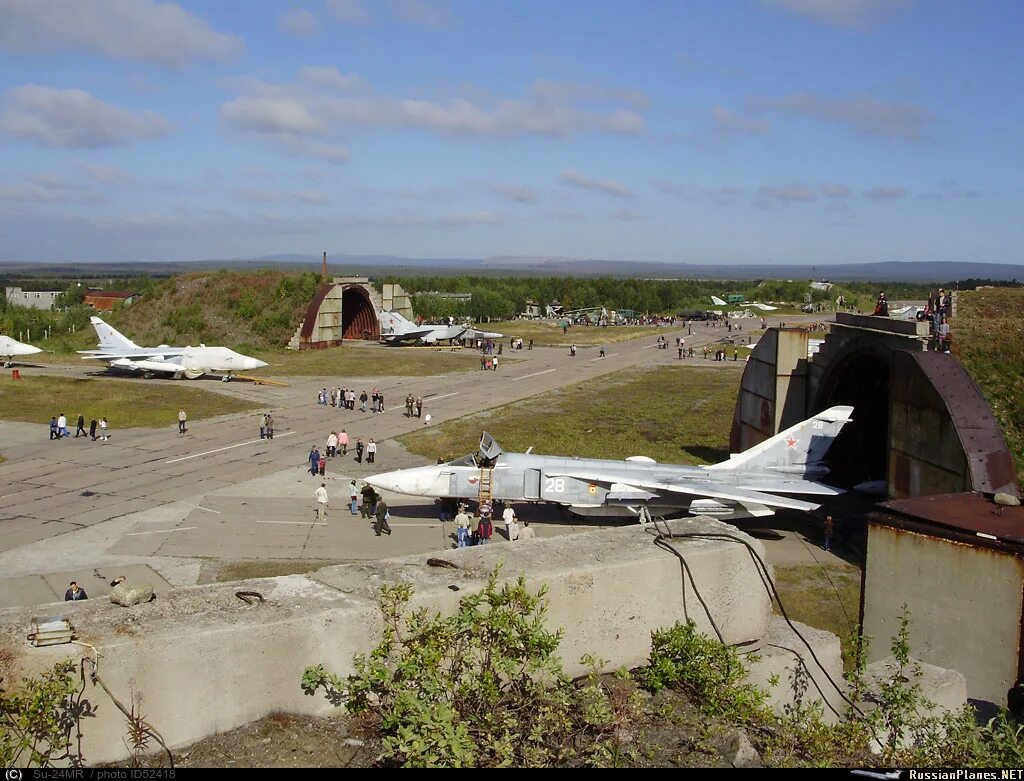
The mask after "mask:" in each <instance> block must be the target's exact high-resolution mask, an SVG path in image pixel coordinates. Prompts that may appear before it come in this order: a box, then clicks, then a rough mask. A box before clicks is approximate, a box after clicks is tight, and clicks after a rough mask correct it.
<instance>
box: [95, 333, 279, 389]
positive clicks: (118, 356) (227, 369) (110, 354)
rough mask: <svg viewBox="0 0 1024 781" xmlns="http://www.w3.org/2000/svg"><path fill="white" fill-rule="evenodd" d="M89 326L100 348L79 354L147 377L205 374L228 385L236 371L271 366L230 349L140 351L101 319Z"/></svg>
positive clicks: (203, 346) (141, 348) (167, 348)
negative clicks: (213, 376)
mask: <svg viewBox="0 0 1024 781" xmlns="http://www.w3.org/2000/svg"><path fill="white" fill-rule="evenodd" d="M89 322H90V323H92V327H93V328H95V329H96V335H97V336H98V337H99V339H100V342H99V346H98V348H97V349H95V350H79V351H78V352H79V354H80V355H82V356H84V358H85V359H94V360H100V361H106V362H107V364H108V365H109V366H110V368H112V369H121V370H123V371H130V372H142V375H143V376H144V377H153V376H154V375H155V374H158V373H159V374H169V375H170V376H171V377H173V378H174V379H176V380H178V379H181V378H182V377H187V378H188V379H190V380H195V379H198V378H199V377H202V376H203V375H204V374H218V375H220V376H221V379H222V380H224V381H227V380H230V379H231V377H232V376H233V373H234V372H236V371H247V370H250V369H262V368H263V367H264V366H266V365H267V364H266V363H264V362H263V361H261V360H259V359H258V358H250V357H249V356H248V355H242V354H241V353H236V352H235V351H234V350H229V349H228V348H227V347H207V346H206V345H205V344H201V345H199V346H198V347H170V346H168V345H166V344H162V345H160V346H159V347H139V345H137V344H135V342H133V341H132V340H131V339H129V338H128V337H126V336H124V335H123V334H121V333H120V332H118V331H117V330H115V329H114V328H112V327H111V326H109V325H107V324H106V323H105V322H103V321H102V320H101V319H100V318H98V317H90V318H89Z"/></svg>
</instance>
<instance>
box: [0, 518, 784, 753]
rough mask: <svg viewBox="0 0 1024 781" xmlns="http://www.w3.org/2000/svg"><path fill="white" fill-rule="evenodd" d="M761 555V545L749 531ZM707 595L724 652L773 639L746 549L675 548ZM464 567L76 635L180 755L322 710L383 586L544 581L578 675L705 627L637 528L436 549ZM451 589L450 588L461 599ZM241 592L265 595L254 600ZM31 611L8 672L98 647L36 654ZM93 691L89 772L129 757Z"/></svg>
mask: <svg viewBox="0 0 1024 781" xmlns="http://www.w3.org/2000/svg"><path fill="white" fill-rule="evenodd" d="M670 527H671V528H672V529H673V530H674V531H675V532H696V531H706V532H719V533H721V532H729V533H732V534H736V535H739V536H743V535H742V532H737V530H736V529H735V528H734V527H731V526H728V525H727V524H724V523H721V522H719V521H715V520H714V519H710V518H698V519H687V520H679V521H672V522H670ZM746 539H747V541H748V542H750V543H751V544H752V545H753V546H754V547H755V549H758V550H759V551H762V548H761V544H760V543H759V542H757V541H756V540H753V539H752V538H746ZM672 542H673V544H675V545H676V547H677V548H678V549H679V550H680V552H681V553H682V555H683V556H684V558H685V560H686V563H687V566H689V568H690V570H691V572H692V575H693V578H694V580H695V582H696V583H697V588H698V589H699V590H700V593H701V597H702V598H703V600H704V601H705V603H706V604H707V605H708V608H709V610H710V612H711V614H712V616H713V617H714V620H715V622H716V623H717V624H718V625H719V627H720V628H721V629H722V631H723V633H724V634H725V637H726V641H727V642H729V643H737V644H738V643H750V642H751V641H754V640H756V639H758V638H760V637H761V636H762V635H764V634H765V631H766V629H767V625H768V615H769V610H770V604H769V601H768V597H767V594H766V593H765V591H764V588H763V586H762V584H761V580H760V577H759V575H758V573H757V571H756V570H755V568H754V565H753V562H752V560H751V557H750V555H749V553H748V552H747V549H746V548H745V547H743V546H742V545H739V544H736V543H732V542H727V541H718V540H714V541H711V540H695V539H689V540H684V539H678V538H677V539H675V540H673V541H672ZM434 555H435V556H439V557H443V558H445V559H448V560H450V561H453V562H454V563H456V564H457V565H458V569H448V568H436V567H430V566H427V564H426V561H427V559H428V558H430V556H429V555H423V554H419V555H413V556H405V557H402V558H396V559H389V560H380V561H374V562H366V563H359V564H346V565H340V566H336V567H329V568H326V569H323V570H321V571H319V572H317V573H313V574H312V575H309V576H305V575H291V576H287V577H280V578H269V579H259V580H253V581H246V582H244V583H235V584H216V585H209V586H202V587H197V588H192V589H182V590H178V591H173V592H170V593H169V594H167V595H166V596H164V595H163V594H161V598H160V599H157V600H156V601H154V602H151V603H147V604H143V605H137V606H135V607H134V608H133V609H132V610H131V611H125V610H123V609H122V608H120V607H117V606H116V605H111V604H110V603H109V602H104V601H101V600H96V599H90V600H88V601H87V602H80V603H77V604H75V605H74V609H73V610H72V609H71V608H68V607H67V606H65V610H66V611H67V612H68V613H69V614H71V615H72V620H73V624H74V626H75V628H76V632H77V636H78V638H79V639H81V640H82V641H84V642H86V643H89V644H91V645H92V646H95V647H96V648H97V649H98V650H99V653H100V667H99V671H100V675H101V676H102V678H103V680H104V681H105V682H106V684H107V685H108V686H110V687H111V689H112V691H113V692H114V693H115V694H116V695H118V696H119V697H122V698H124V697H127V696H128V692H129V683H130V682H133V685H134V688H135V691H137V692H139V693H140V694H141V695H142V696H143V698H144V700H143V711H144V715H145V717H146V719H147V720H148V721H149V722H150V723H152V724H153V725H154V726H155V727H156V728H157V729H159V730H160V731H161V733H162V734H163V735H164V737H165V738H166V740H167V741H168V743H169V744H170V745H174V746H180V745H184V744H187V743H190V742H192V741H195V740H198V739H200V738H202V737H205V736H207V735H210V734H212V733H215V732H220V731H224V730H229V729H233V728H235V727H238V726H240V725H242V724H245V723H247V722H250V721H253V720H255V719H258V718H261V717H263V716H265V715H267V714H268V713H271V712H273V711H277V710H282V711H290V712H297V713H323V712H326V711H328V710H330V705H329V703H327V701H326V700H325V699H324V698H322V697H306V696H304V695H303V694H302V691H301V689H300V688H299V681H300V679H301V675H302V671H303V669H304V668H305V667H306V666H307V665H311V664H324V665H325V666H326V667H327V668H328V669H330V670H332V671H334V672H336V673H338V674H340V675H346V674H348V673H350V672H351V671H352V658H353V655H354V654H356V653H365V652H368V651H369V650H370V649H371V648H372V647H373V645H374V644H375V643H376V642H377V641H378V639H379V637H380V632H381V625H380V624H381V619H380V615H379V612H378V608H377V596H378V594H379V589H380V586H381V585H383V584H385V583H396V582H408V583H410V584H411V585H412V586H413V587H414V589H415V597H414V603H413V607H428V608H430V609H435V610H442V611H449V610H452V609H454V608H455V606H456V605H457V604H458V600H459V598H460V597H462V596H465V595H467V594H469V593H472V592H473V591H474V590H477V589H479V588H480V587H481V586H482V585H483V583H484V581H485V579H486V577H487V575H488V573H490V572H491V571H492V570H493V569H494V567H495V566H497V565H499V564H501V565H502V570H501V577H502V578H503V579H513V578H515V577H517V576H518V575H519V574H520V573H522V574H524V575H525V576H526V578H527V580H528V582H529V585H530V587H531V588H536V587H538V586H540V585H541V584H545V585H547V586H548V594H547V598H548V600H549V602H550V607H549V612H548V622H549V625H550V626H551V627H552V628H556V627H560V628H564V630H565V633H564V639H563V641H562V645H561V649H560V653H561V654H562V658H563V660H564V661H565V666H566V669H567V671H568V672H569V673H570V674H572V673H578V672H583V668H582V666H581V665H580V657H581V656H582V655H583V654H584V653H590V654H594V655H595V656H598V657H601V658H604V659H606V660H608V663H609V664H608V667H609V669H615V668H617V667H619V666H631V665H636V664H641V663H643V662H644V661H645V660H646V658H647V655H648V652H649V649H650V633H651V632H652V631H653V630H655V629H658V628H660V627H664V626H667V625H671V624H673V623H675V622H676V621H685V620H687V619H688V618H692V619H693V620H694V621H695V622H696V623H697V625H698V626H699V627H701V629H702V630H703V631H706V632H710V631H711V629H710V624H709V621H708V618H707V615H706V614H705V613H704V609H703V608H702V607H701V605H700V603H699V601H698V600H697V599H696V595H695V594H694V593H693V589H692V586H690V584H689V583H688V580H687V579H686V578H685V576H684V572H683V570H682V569H681V566H680V562H679V560H678V559H677V558H676V557H675V556H674V555H672V554H670V553H669V552H667V551H665V550H662V549H661V548H659V547H657V546H655V545H654V538H653V535H652V534H651V530H650V529H647V528H643V527H640V526H627V527H620V528H615V529H600V530H596V531H593V532H587V533H581V534H578V535H575V536H573V537H571V538H564V537H563V538H554V539H548V540H536V541H535V542H533V543H531V544H530V545H523V546H517V545H508V544H497V543H495V544H492V545H489V546H482V547H477V548H469V549H463V550H461V551H452V550H446V551H443V552H438V553H436V554H434ZM452 587H455V589H457V590H454V589H453V588H452ZM236 590H246V591H258V592H260V593H262V594H263V596H264V597H265V600H266V601H265V602H264V603H262V604H258V605H253V606H249V605H246V604H245V603H243V602H242V601H241V600H239V599H238V598H236V596H235V591H236ZM30 618H31V609H27V608H22V609H17V608H13V609H7V610H3V611H0V648H4V649H6V650H9V651H11V652H12V656H13V658H12V664H13V667H14V671H13V672H14V673H15V674H16V675H18V676H20V675H22V674H27V673H32V672H39V671H41V670H43V669H45V668H46V667H48V666H50V665H52V664H53V663H54V662H56V661H58V660H59V659H63V658H71V659H77V658H80V656H81V655H82V654H83V653H91V652H90V651H88V650H87V649H83V648H81V647H79V646H70V645H67V646H57V647H51V648H42V649H37V648H31V647H29V646H28V645H27V644H26V642H25V639H24V636H25V632H26V631H27V625H28V621H29V619H30ZM85 697H86V698H87V699H88V700H89V701H90V702H91V703H92V704H94V705H97V706H100V707H99V708H98V710H97V711H96V714H95V718H90V719H87V720H85V721H84V722H83V724H82V728H83V732H84V737H83V747H84V751H85V753H86V756H87V757H88V761H89V762H90V764H94V763H97V762H107V761H116V760H118V759H122V758H124V757H125V746H124V743H123V740H122V738H123V735H124V720H123V718H121V715H120V713H119V712H118V711H117V710H116V709H115V708H113V707H111V706H110V703H109V702H107V701H106V695H105V694H104V693H103V692H102V690H100V689H99V688H97V687H93V686H91V685H90V686H88V687H87V691H86V692H85Z"/></svg>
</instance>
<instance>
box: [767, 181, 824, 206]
mask: <svg viewBox="0 0 1024 781" xmlns="http://www.w3.org/2000/svg"><path fill="white" fill-rule="evenodd" d="M757 195H758V199H759V200H760V201H762V202H770V201H777V202H779V203H783V204H790V203H805V202H807V201H814V200H817V198H818V196H817V195H816V194H815V192H814V190H812V189H811V188H809V187H805V186H804V185H802V184H790V185H785V186H781V187H779V186H770V185H764V186H763V187H761V188H760V189H759V190H758V191H757Z"/></svg>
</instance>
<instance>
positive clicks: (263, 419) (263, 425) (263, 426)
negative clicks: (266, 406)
mask: <svg viewBox="0 0 1024 781" xmlns="http://www.w3.org/2000/svg"><path fill="white" fill-rule="evenodd" d="M266 438H267V413H266V412H264V413H263V414H262V415H260V439H266Z"/></svg>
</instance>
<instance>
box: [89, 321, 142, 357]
mask: <svg viewBox="0 0 1024 781" xmlns="http://www.w3.org/2000/svg"><path fill="white" fill-rule="evenodd" d="M89 322H90V323H92V327H93V328H95V329H96V335H97V336H98V337H99V338H100V349H101V350H137V349H139V346H138V345H137V344H135V342H133V341H132V340H131V339H129V338H128V337H127V336H125V335H124V334H122V333H121V332H120V331H118V330H117V329H115V328H112V327H111V326H109V325H107V324H106V323H104V322H103V321H102V320H100V319H99V318H98V317H90V318H89Z"/></svg>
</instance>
